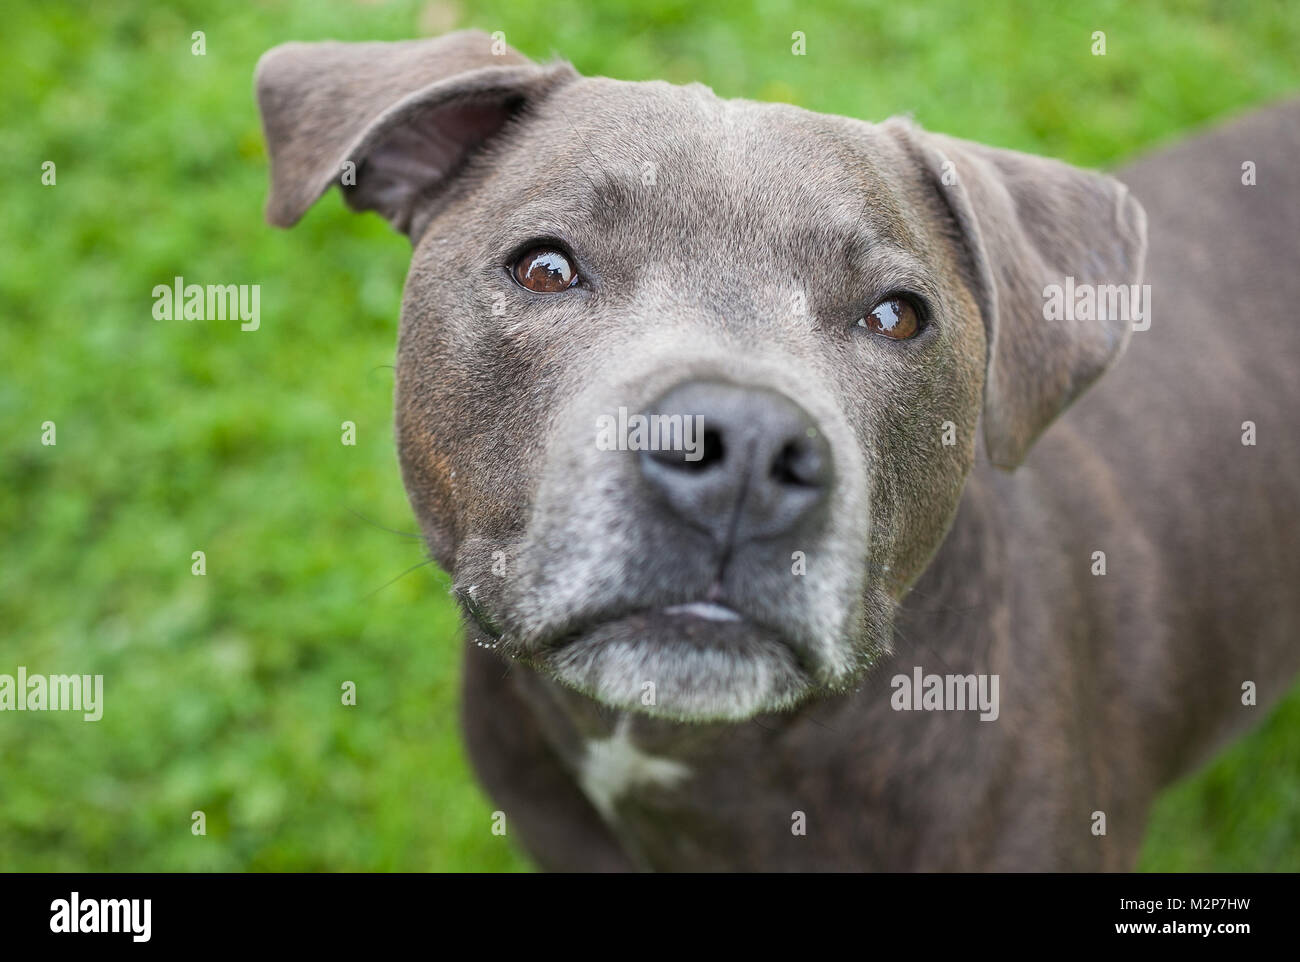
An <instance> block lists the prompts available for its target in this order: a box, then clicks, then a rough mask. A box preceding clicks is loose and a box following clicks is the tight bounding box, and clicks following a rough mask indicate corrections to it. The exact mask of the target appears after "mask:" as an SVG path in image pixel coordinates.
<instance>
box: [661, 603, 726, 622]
mask: <svg viewBox="0 0 1300 962" xmlns="http://www.w3.org/2000/svg"><path fill="white" fill-rule="evenodd" d="M664 614H666V615H684V616H687V617H691V618H704V619H705V620H707V621H741V620H742V619H741V617H740V615H739V614H737V613H736V612H734V611H732V610H731V609H730V608H728V607H726V606H725V605H719V604H715V603H714V602H712V601H692V602H690V603H689V604H684V605H672V606H671V607H668V608H665V609H664Z"/></svg>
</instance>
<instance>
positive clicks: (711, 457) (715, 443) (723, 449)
mask: <svg viewBox="0 0 1300 962" xmlns="http://www.w3.org/2000/svg"><path fill="white" fill-rule="evenodd" d="M726 457H727V446H726V445H725V444H724V443H723V441H722V432H721V431H715V430H713V429H712V428H705V429H704V437H703V438H701V439H700V459H699V460H698V461H687V462H686V463H687V464H688V465H694V466H695V468H696V470H704V469H705V468H711V467H713V466H714V465H715V464H721V463H722V462H723V461H724V460H726Z"/></svg>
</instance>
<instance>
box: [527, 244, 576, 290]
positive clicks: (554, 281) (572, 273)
mask: <svg viewBox="0 0 1300 962" xmlns="http://www.w3.org/2000/svg"><path fill="white" fill-rule="evenodd" d="M513 273H514V275H515V280H517V281H518V282H519V284H520V286H522V287H526V288H528V290H530V291H533V292H535V293H537V294H558V293H560V292H561V291H567V290H568V289H569V288H570V287H572V286H573V285H574V284H576V283H578V272H577V271H576V270H574V268H573V262H572V261H570V260H569V258H568V257H567V256H566V255H565V254H564V253H563V252H561V251H558V250H556V249H555V248H553V247H534V248H533V249H532V250H530V251H529V252H528V253H526V254H525V255H524V256H523V257H521V258H519V260H517V261H515V266H514V268H513Z"/></svg>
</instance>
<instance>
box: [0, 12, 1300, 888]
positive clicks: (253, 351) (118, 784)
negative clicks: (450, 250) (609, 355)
mask: <svg viewBox="0 0 1300 962" xmlns="http://www.w3.org/2000/svg"><path fill="white" fill-rule="evenodd" d="M1288 6H1289V5H1288V4H1286V3H1282V2H1273V3H1270V2H1256V3H1251V4H1249V5H1246V4H1236V3H1227V2H1223V3H1215V2H1206V0H1197V2H1193V0H1185V2H1173V3H1166V4H1164V5H1163V6H1162V7H1161V8H1160V9H1153V8H1152V7H1151V5H1148V4H1134V3H1128V2H1121V0H1113V2H1108V3H1101V4H1096V5H1093V6H1091V7H1090V8H1087V9H1085V5H1082V4H1077V3H1062V4H1060V5H1059V10H1057V11H1051V10H1049V9H1048V5H1045V4H1040V3H1028V2H1026V3H1014V2H991V3H983V4H969V3H965V2H961V0H944V2H940V3H929V4H900V3H892V2H871V3H865V2H863V3H848V4H831V3H826V2H817V3H812V4H809V3H804V2H800V3H795V2H793V0H791V2H783V0H763V2H759V3H757V4H756V5H754V6H753V7H752V8H751V7H749V6H746V5H741V4H738V3H724V4H720V5H715V4H708V5H706V4H700V3H695V2H688V0H649V2H647V0H617V2H611V0H600V2H596V0H585V2H581V3H579V2H574V0H548V2H546V3H535V2H524V3H521V2H518V0H493V2H488V3H482V4H477V5H474V6H470V5H468V4H465V5H457V4H455V3H453V2H450V0H443V2H433V3H423V4H421V3H411V2H395V3H358V4H352V3H334V4H322V3H319V2H307V0H303V2H275V0H268V2H263V3H257V4H248V5H243V4H239V5H235V4H231V5H224V4H223V5H214V4H212V3H210V2H198V0H192V2H189V0H187V2H179V3H167V4H156V3H140V4H138V5H130V4H125V3H121V2H100V3H64V2H45V3H40V4H27V5H20V6H18V7H16V8H12V9H6V12H5V25H4V30H3V32H2V33H0V89H3V90H4V91H5V94H4V98H3V101H4V106H3V108H2V109H3V110H4V115H3V120H2V121H0V170H3V175H4V184H5V191H4V198H3V203H4V220H5V230H4V231H3V234H2V235H0V358H3V376H2V377H0V538H3V552H2V555H0V672H8V673H12V672H13V671H14V669H15V668H16V666H17V665H18V664H24V665H26V666H27V667H28V668H29V669H30V670H31V671H33V672H45V673H58V672H64V671H76V672H89V673H102V674H103V675H104V676H105V687H106V699H107V704H108V709H107V711H106V713H105V715H104V718H103V720H102V721H100V722H98V723H95V724H88V723H85V722H83V721H81V720H80V719H79V717H75V716H73V715H71V714H54V713H38V714H24V715H18V714H11V713H6V714H5V715H4V716H0V868H3V869H27V870H32V869H35V870H40V869H54V870H75V869H88V870H107V869H116V870H213V869H216V870H221V869H252V870H293V869H298V870H317V869H320V870H346V869H408V870H423V869H451V870H461V869H478V870H519V869H523V868H526V862H525V860H524V859H523V858H522V857H521V856H520V854H519V853H518V852H517V851H516V850H515V849H514V848H513V847H512V843H511V841H510V840H509V839H508V838H501V837H497V836H494V835H493V834H492V833H491V831H490V825H491V806H490V805H489V804H488V802H487V801H486V800H485V799H484V798H483V797H482V795H481V794H480V792H479V791H478V789H477V787H476V786H475V784H474V782H473V779H472V777H471V775H470V773H469V770H468V768H467V765H466V761H465V758H464V754H463V751H462V748H461V746H460V741H459V736H458V732H457V724H456V707H455V706H456V698H457V693H456V689H457V677H458V671H459V668H458V662H459V656H458V640H457V626H456V616H455V612H454V610H453V607H452V605H451V603H450V600H449V598H448V596H447V587H448V583H447V579H446V577H445V575H442V574H441V573H439V572H437V571H436V570H435V569H433V568H432V567H425V568H421V569H419V570H416V571H413V572H411V573H409V574H407V575H406V576H404V577H402V578H400V579H399V580H397V581H395V582H393V583H392V584H386V583H387V582H389V580H390V579H392V578H394V577H396V576H397V575H399V574H401V573H402V572H403V571H405V570H406V569H407V568H408V567H410V566H411V565H414V564H416V563H417V562H419V561H420V560H421V557H422V555H421V550H420V548H419V546H418V544H417V543H416V542H415V541H413V540H411V539H407V538H403V537H400V536H398V535H395V534H391V533H389V532H387V531H384V530H382V529H381V528H379V527H376V526H374V525H372V524H370V523H367V521H365V520H362V519H361V518H359V517H358V516H357V513H360V514H362V515H365V516H366V517H368V518H371V519H374V520H375V521H377V522H378V523H379V524H382V525H385V526H388V527H391V528H395V529H399V530H406V531H411V530H413V523H412V521H411V519H410V516H409V511H408V508H407V506H406V502H405V498H404V495H403V493H402V489H401V485H400V482H399V478H398V473H397V468H396V459H395V454H394V450H393V442H392V436H391V428H390V423H391V392H392V371H391V369H390V368H389V367H388V365H389V364H390V363H391V359H392V354H393V344H394V336H395V322H396V318H397V314H398V303H399V296H400V291H401V285H402V280H403V276H404V271H405V267H406V261H407V250H408V248H407V244H406V241H405V240H404V239H402V238H400V237H397V236H394V235H392V234H390V232H389V230H388V228H387V226H386V225H385V224H383V223H382V222H381V221H380V220H379V219H378V218H376V217H373V216H364V217H357V216H354V215H352V214H349V213H347V212H346V211H345V209H344V207H343V205H342V203H341V202H340V200H339V198H338V196H337V194H331V195H330V196H329V197H327V198H326V199H325V200H324V201H323V202H322V203H321V204H319V205H318V206H317V208H316V209H315V210H314V211H313V212H312V213H311V214H310V215H309V216H308V217H307V218H306V220H305V221H304V222H303V223H302V224H301V225H300V226H299V227H298V228H297V229H296V230H295V231H294V232H293V233H291V234H284V233H280V232H276V231H273V230H271V229H269V228H268V227H266V226H265V225H264V223H263V221H262V216H261V210H262V204H263V202H264V198H265V173H266V172H265V155H264V148H263V145H262V140H261V133H260V128H259V125H258V118H257V115H256V113H255V110H254V106H253V100H252V94H251V76H252V69H253V64H254V63H255V61H256V59H257V57H258V56H259V55H260V54H261V53H262V51H263V50H265V49H266V48H267V47H270V46H272V45H273V44H276V43H279V42H282V41H285V40H312V39H324V38H336V39H355V40H360V39H402V38H408V37H412V36H418V35H421V34H424V33H429V32H443V31H445V30H448V29H453V28H456V27H464V26H477V27H481V28H483V29H487V30H504V31H505V32H506V35H507V38H508V39H509V40H510V42H512V43H513V44H514V45H515V46H516V47H518V48H519V49H521V50H523V51H524V52H525V53H528V54H530V55H533V56H536V57H543V58H544V57H548V56H550V55H552V54H561V55H563V56H565V57H566V58H568V59H570V60H572V61H574V62H575V64H576V65H577V66H578V67H579V69H581V70H582V71H584V72H586V73H600V74H608V75H611V76H616V77H622V78H627V79H647V78H653V77H663V78H666V79H669V80H674V81H692V80H699V81H703V82H705V83H708V84H710V85H711V86H713V87H714V89H715V90H717V91H718V92H719V93H720V94H722V95H727V96H745V97H752V98H756V99H769V100H786V101H790V102H792V103H797V104H801V105H803V106H807V107H810V108H813V109H816V110H822V111H828V112H837V113H846V114H850V115H855V116H860V117H864V118H868V119H879V118H882V117H884V116H886V115H889V114H892V113H898V112H910V113H913V114H914V115H915V116H916V117H917V119H918V120H919V121H920V122H922V123H923V124H925V125H926V126H928V127H932V128H934V129H940V130H945V131H947V132H950V133H954V134H958V135H962V136H966V137H971V138H975V139H980V140H985V141H988V142H991V143H996V144H1000V145H1003V146H1010V147H1017V148H1020V149H1025V150H1032V151H1038V152H1042V153H1048V154H1053V155H1057V156H1060V157H1064V158H1066V159H1069V160H1072V161H1074V162H1077V163H1081V164H1091V165H1106V164H1113V163H1117V162H1119V161H1121V160H1123V159H1124V158H1126V157H1128V156H1131V155H1133V154H1135V153H1136V152H1138V151H1139V150H1141V149H1143V148H1145V147H1147V146H1150V145H1152V144H1155V143H1158V142H1161V141H1164V140H1166V139H1171V138H1174V137H1176V136H1178V135H1180V134H1181V133H1183V132H1185V131H1188V130H1191V129H1194V128H1197V127H1199V126H1202V125H1204V124H1206V123H1208V122H1210V121H1212V120H1213V119H1215V118H1217V117H1219V116H1221V115H1225V114H1228V113H1231V112H1233V111H1236V110H1239V109H1243V108H1246V107H1249V106H1251V105H1255V104H1258V103H1262V102H1264V101H1267V100H1270V99H1273V98H1276V97H1278V96H1280V95H1282V94H1283V93H1285V92H1287V91H1289V90H1294V89H1296V88H1297V87H1300V60H1298V59H1297V57H1296V56H1295V52H1296V51H1297V50H1300V17H1296V16H1295V11H1294V8H1293V7H1292V8H1291V9H1288ZM195 30H202V31H204V32H205V34H206V45H207V54H206V56H203V57H196V56H193V55H192V54H191V52H190V46H191V40H190V35H191V33H192V32H193V31H195ZM795 30H801V31H803V32H804V33H805V34H806V36H807V55H806V56H803V57H793V56H791V54H790V46H791V34H792V32H793V31H795ZM1093 30H1104V31H1106V34H1107V48H1108V49H1107V55H1106V56H1105V57H1094V56H1092V55H1091V54H1090V52H1089V50H1090V46H1091V42H1092V41H1091V33H1092V31H1093ZM47 160H53V161H54V162H55V163H56V164H57V178H58V179H57V185H56V186H52V187H47V186H42V185H41V183H40V179H39V178H40V169H41V164H42V163H43V162H44V161H47ZM178 274H179V275H183V276H185V277H186V278H188V279H192V280H194V281H197V282H201V283H207V282H213V281H221V282H222V283H248V284H253V283H257V284H261V285H262V305H261V309H262V328H261V330H260V331H258V332H257V333H255V334H246V333H241V332H240V331H239V330H238V325H237V324H233V323H221V322H195V323H185V322H158V321H154V320H153V319H152V317H151V315H150V307H151V303H152V302H151V291H152V288H153V286H154V285H155V284H158V283H167V282H169V281H170V279H171V278H172V277H173V276H175V275H178ZM345 420H350V421H354V422H355V423H356V425H357V436H358V442H357V444H356V446H354V447H347V446H344V445H342V444H340V440H339V437H340V423H341V422H343V421H345ZM44 421H54V422H55V423H56V425H57V432H58V435H57V437H58V443H57V445H56V446H53V447H48V446H43V445H42V444H41V443H40V434H41V424H42V422H44ZM195 550H203V551H205V552H206V554H207V574H206V576H204V577H195V576H194V575H192V574H191V572H190V565H191V560H190V555H191V552H193V551H195ZM345 680H351V681H354V682H355V683H356V684H357V686H358V693H359V695H358V704H357V706H356V707H344V706H342V705H341V704H340V697H339V695H340V685H341V684H342V682H344V681H345ZM1297 759H1300V697H1298V696H1297V695H1295V694H1293V695H1292V697H1291V698H1290V699H1289V700H1288V701H1287V702H1286V703H1285V704H1284V705H1283V706H1282V708H1281V709H1280V710H1278V711H1276V712H1275V713H1274V714H1273V716H1272V718H1271V720H1269V721H1268V722H1267V724H1266V725H1265V726H1264V727H1263V728H1262V730H1260V731H1259V732H1257V733H1256V734H1254V735H1253V736H1252V737H1250V738H1249V739H1247V740H1246V741H1244V742H1242V743H1240V744H1238V745H1236V746H1235V747H1233V748H1232V749H1231V750H1230V751H1229V752H1228V753H1227V754H1226V755H1225V756H1224V757H1222V758H1221V759H1220V760H1218V761H1217V762H1216V763H1215V764H1214V765H1213V766H1212V767H1210V768H1209V769H1208V770H1207V771H1205V772H1203V773H1201V774H1200V775H1199V776H1197V777H1195V778H1193V779H1191V780H1189V781H1187V782H1185V783H1184V784H1182V785H1180V786H1178V787H1176V788H1175V789H1174V790H1173V791H1171V792H1170V793H1168V795H1167V796H1166V797H1165V798H1164V800H1163V801H1162V803H1161V805H1160V806H1159V810H1158V812H1157V815H1156V818H1155V821H1154V824H1153V827H1152V831H1151V835H1150V839H1149V842H1148V844H1147V847H1146V851H1145V854H1144V858H1143V865H1144V867H1147V868H1153V869H1250V868H1263V869H1296V868H1300V771H1298V770H1297V769H1298V767H1300V766H1297ZM195 810H202V811H204V812H205V813H206V815H207V820H208V833H207V835H206V836H205V837H195V836H194V835H192V834H191V832H190V814H191V812H192V811H195Z"/></svg>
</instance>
